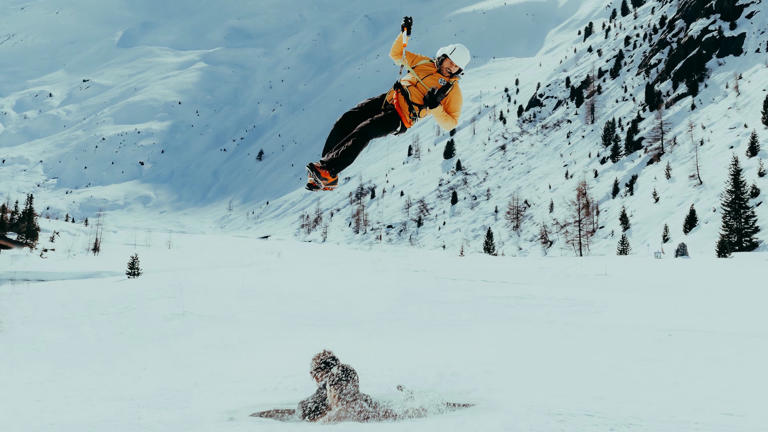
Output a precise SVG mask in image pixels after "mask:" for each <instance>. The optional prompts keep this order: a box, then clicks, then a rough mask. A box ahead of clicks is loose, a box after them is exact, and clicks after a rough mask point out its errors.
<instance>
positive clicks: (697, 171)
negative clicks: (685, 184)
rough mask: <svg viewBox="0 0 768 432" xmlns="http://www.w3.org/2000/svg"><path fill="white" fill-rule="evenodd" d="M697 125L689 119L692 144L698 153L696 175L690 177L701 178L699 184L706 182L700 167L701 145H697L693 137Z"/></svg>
mask: <svg viewBox="0 0 768 432" xmlns="http://www.w3.org/2000/svg"><path fill="white" fill-rule="evenodd" d="M695 127H696V126H695V125H694V124H693V122H692V121H690V120H688V133H689V134H690V135H691V145H693V150H694V153H695V154H696V175H695V176H694V175H693V174H691V176H690V178H696V179H698V180H699V186H701V185H702V184H704V182H703V181H702V180H701V170H700V169H699V146H697V145H696V141H695V140H694V139H693V129H694V128H695Z"/></svg>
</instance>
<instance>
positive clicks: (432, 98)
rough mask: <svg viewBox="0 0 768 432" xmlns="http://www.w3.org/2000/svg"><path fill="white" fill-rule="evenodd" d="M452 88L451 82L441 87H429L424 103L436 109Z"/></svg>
mask: <svg viewBox="0 0 768 432" xmlns="http://www.w3.org/2000/svg"><path fill="white" fill-rule="evenodd" d="M450 89H451V84H450V83H449V84H445V85H444V86H442V87H440V88H432V89H429V91H428V92H427V94H425V95H424V105H426V106H427V108H429V109H435V108H437V107H438V105H440V102H442V101H443V99H445V97H446V96H448V91H449V90H450Z"/></svg>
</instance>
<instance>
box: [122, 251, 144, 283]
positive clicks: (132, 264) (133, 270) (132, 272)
mask: <svg viewBox="0 0 768 432" xmlns="http://www.w3.org/2000/svg"><path fill="white" fill-rule="evenodd" d="M141 273H142V272H141V267H140V266H139V255H138V254H133V255H131V258H130V259H129V260H128V269H127V270H126V271H125V275H126V276H128V278H129V279H132V278H137V277H139V276H141Z"/></svg>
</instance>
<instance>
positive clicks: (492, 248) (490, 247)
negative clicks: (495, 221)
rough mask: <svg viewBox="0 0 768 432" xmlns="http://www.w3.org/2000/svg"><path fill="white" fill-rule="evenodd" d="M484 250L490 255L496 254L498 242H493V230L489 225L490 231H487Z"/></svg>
mask: <svg viewBox="0 0 768 432" xmlns="http://www.w3.org/2000/svg"><path fill="white" fill-rule="evenodd" d="M483 252H485V253H487V254H488V255H494V256H495V255H496V243H494V242H493V231H491V227H488V231H487V232H486V233H485V241H484V242H483Z"/></svg>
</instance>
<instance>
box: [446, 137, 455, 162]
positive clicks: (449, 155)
mask: <svg viewBox="0 0 768 432" xmlns="http://www.w3.org/2000/svg"><path fill="white" fill-rule="evenodd" d="M454 156H456V143H455V142H454V141H453V138H451V139H449V140H448V142H447V143H445V149H444V150H443V159H445V160H448V159H453V157H454Z"/></svg>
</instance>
